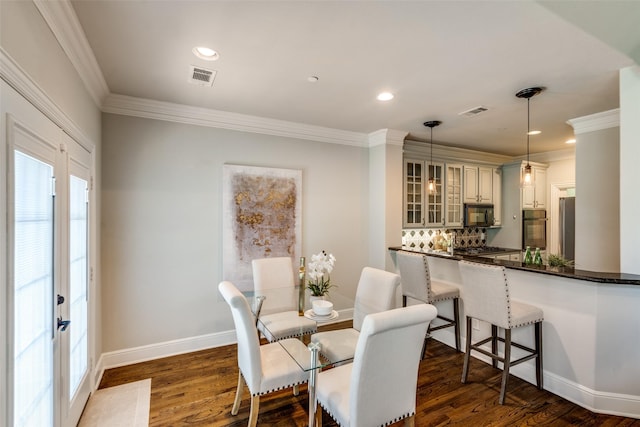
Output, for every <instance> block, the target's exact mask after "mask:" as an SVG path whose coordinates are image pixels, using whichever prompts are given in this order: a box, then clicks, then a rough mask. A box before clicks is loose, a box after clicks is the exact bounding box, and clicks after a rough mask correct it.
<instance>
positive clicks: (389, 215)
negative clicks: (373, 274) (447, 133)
mask: <svg viewBox="0 0 640 427" xmlns="http://www.w3.org/2000/svg"><path fill="white" fill-rule="evenodd" d="M406 136H407V132H403V131H397V130H393V129H381V130H378V131H376V132H373V133H371V134H369V262H370V265H371V266H372V267H376V268H380V269H384V270H387V271H394V270H395V267H394V265H393V261H392V260H391V256H390V255H389V253H388V251H387V248H388V247H389V246H400V245H401V244H402V146H403V144H404V138H405V137H406Z"/></svg>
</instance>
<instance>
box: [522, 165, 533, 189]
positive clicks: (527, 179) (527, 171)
mask: <svg viewBox="0 0 640 427" xmlns="http://www.w3.org/2000/svg"><path fill="white" fill-rule="evenodd" d="M522 184H523V185H524V186H530V185H533V174H532V173H531V165H530V164H529V163H527V165H526V166H525V167H524V175H523V177H522Z"/></svg>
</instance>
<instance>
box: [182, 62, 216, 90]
mask: <svg viewBox="0 0 640 427" xmlns="http://www.w3.org/2000/svg"><path fill="white" fill-rule="evenodd" d="M216 73H217V71H215V70H207V69H206V68H202V67H196V66H195V65H191V66H190V67H189V79H188V80H187V81H188V82H189V83H193V84H196V85H200V86H213V79H214V78H215V77H216Z"/></svg>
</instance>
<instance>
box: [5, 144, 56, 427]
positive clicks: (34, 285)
mask: <svg viewBox="0 0 640 427" xmlns="http://www.w3.org/2000/svg"><path fill="white" fill-rule="evenodd" d="M52 177H53V167H52V166H50V165H48V164H46V163H43V162H41V161H39V160H37V159H34V158H32V157H30V156H27V155H25V154H23V153H21V152H19V151H15V188H14V194H15V217H14V224H13V229H14V233H15V234H14V236H15V241H14V257H15V258H14V283H13V293H14V319H13V324H14V346H13V348H14V354H13V365H14V381H13V383H14V406H13V418H14V425H16V426H49V425H52V424H53V342H52V339H53V313H52V310H53V192H52V185H53V184H52V182H53V179H52Z"/></svg>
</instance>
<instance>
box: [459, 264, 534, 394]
mask: <svg viewBox="0 0 640 427" xmlns="http://www.w3.org/2000/svg"><path fill="white" fill-rule="evenodd" d="M458 265H459V268H460V274H461V276H462V283H463V287H462V289H461V293H462V297H463V300H464V309H465V315H466V318H467V337H466V338H467V339H466V341H467V343H466V354H465V356H464V366H463V368H462V382H463V383H465V382H467V374H468V373H469V356H470V354H471V350H475V351H477V352H479V353H481V354H484V355H485V356H488V357H491V359H492V364H493V367H494V368H497V365H498V362H502V363H503V371H502V386H501V388H500V404H501V405H502V404H504V399H505V395H506V389H507V381H508V379H509V368H510V367H511V366H514V365H517V364H519V363H522V362H525V361H527V360H531V359H533V358H535V359H536V385H537V386H538V388H539V389H542V321H543V313H542V310H541V309H539V308H538V307H535V306H532V305H529V304H525V303H522V302H518V301H514V300H512V299H511V297H510V295H509V284H508V282H507V275H506V271H505V268H504V267H503V266H497V265H487V264H479V263H473V262H468V261H460V262H459V263H458ZM471 319H478V320H482V321H485V322H488V323H490V324H491V336H490V337H489V338H485V339H483V340H481V341H478V342H476V343H472V339H471V335H472V333H473V328H472V327H471ZM527 325H534V333H535V339H534V341H535V343H534V347H535V348H533V349H532V348H529V347H526V346H524V345H521V344H518V343H515V342H512V341H511V330H512V329H515V328H519V327H523V326H527ZM498 328H502V329H504V338H501V337H499V336H498ZM498 341H500V342H502V343H504V356H500V355H499V354H498ZM488 342H491V351H488V350H486V349H484V348H482V347H481V346H482V345H483V344H486V343H488ZM511 346H514V347H517V348H519V349H521V350H524V351H526V352H527V353H528V354H527V355H526V356H523V357H521V358H520V359H517V360H514V361H511Z"/></svg>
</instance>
